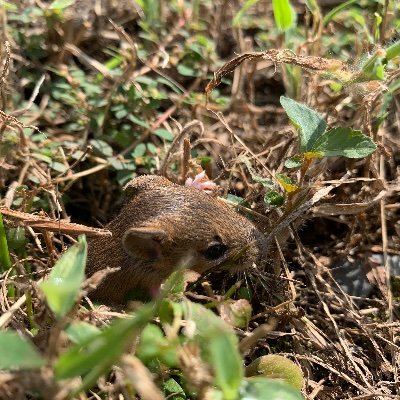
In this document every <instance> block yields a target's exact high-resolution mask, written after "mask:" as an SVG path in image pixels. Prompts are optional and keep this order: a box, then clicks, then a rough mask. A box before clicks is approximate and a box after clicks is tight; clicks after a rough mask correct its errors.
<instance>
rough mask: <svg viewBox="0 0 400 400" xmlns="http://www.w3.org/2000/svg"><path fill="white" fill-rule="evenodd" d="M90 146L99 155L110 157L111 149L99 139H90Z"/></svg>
mask: <svg viewBox="0 0 400 400" xmlns="http://www.w3.org/2000/svg"><path fill="white" fill-rule="evenodd" d="M90 144H91V145H92V146H93V148H94V149H95V150H97V151H98V152H99V153H100V154H101V155H103V156H106V157H112V155H113V149H112V147H111V146H110V145H109V144H108V143H107V142H105V141H104V140H100V139H92V140H91V141H90Z"/></svg>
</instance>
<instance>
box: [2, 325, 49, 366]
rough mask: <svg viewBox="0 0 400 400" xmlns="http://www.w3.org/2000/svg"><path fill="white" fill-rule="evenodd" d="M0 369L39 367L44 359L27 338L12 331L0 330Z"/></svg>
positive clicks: (43, 362)
mask: <svg viewBox="0 0 400 400" xmlns="http://www.w3.org/2000/svg"><path fill="white" fill-rule="evenodd" d="M0 349H1V350H0V370H20V369H33V368H40V367H41V366H43V365H44V364H45V360H44V359H43V358H42V356H41V355H40V354H39V352H38V351H37V350H36V349H35V348H34V347H33V345H32V344H31V343H29V342H28V340H27V339H25V338H24V337H21V336H19V335H17V334H16V333H14V332H10V331H3V332H0Z"/></svg>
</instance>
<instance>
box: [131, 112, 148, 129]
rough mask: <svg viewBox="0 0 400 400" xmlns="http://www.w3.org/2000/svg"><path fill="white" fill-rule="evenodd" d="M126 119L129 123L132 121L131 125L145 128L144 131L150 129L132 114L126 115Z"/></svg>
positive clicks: (142, 120) (144, 122) (143, 121)
mask: <svg viewBox="0 0 400 400" xmlns="http://www.w3.org/2000/svg"><path fill="white" fill-rule="evenodd" d="M128 119H129V120H130V121H132V122H133V123H135V124H136V125H139V126H141V127H143V128H146V129H148V128H150V125H149V124H148V123H147V122H146V121H145V120H144V119H141V118H138V117H135V116H134V115H132V114H129V115H128Z"/></svg>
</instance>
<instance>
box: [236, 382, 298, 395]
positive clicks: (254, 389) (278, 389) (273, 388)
mask: <svg viewBox="0 0 400 400" xmlns="http://www.w3.org/2000/svg"><path fill="white" fill-rule="evenodd" d="M261 399H265V400H267V399H268V400H304V398H303V396H302V395H301V393H300V392H299V391H298V390H295V389H293V388H292V387H291V386H290V385H288V384H287V383H285V382H281V381H280V380H277V379H268V378H258V377H257V378H247V379H245V380H244V381H243V383H242V386H241V388H240V395H239V399H238V400H261Z"/></svg>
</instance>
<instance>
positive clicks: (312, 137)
mask: <svg viewBox="0 0 400 400" xmlns="http://www.w3.org/2000/svg"><path fill="white" fill-rule="evenodd" d="M280 102H281V105H282V107H283V108H284V109H285V111H286V114H287V115H288V117H289V119H290V121H291V122H292V124H293V125H294V126H295V127H296V128H297V129H299V136H300V150H301V151H302V152H303V153H305V152H307V151H309V150H310V149H312V147H313V145H314V143H315V142H316V141H317V140H318V138H319V137H320V136H321V135H322V134H323V133H324V132H325V130H326V122H325V121H324V119H323V118H322V117H321V116H320V115H319V114H318V113H317V112H315V111H314V110H311V108H308V107H307V106H305V105H304V104H300V103H298V102H297V101H294V100H292V99H290V98H288V97H285V96H281V98H280Z"/></svg>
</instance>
